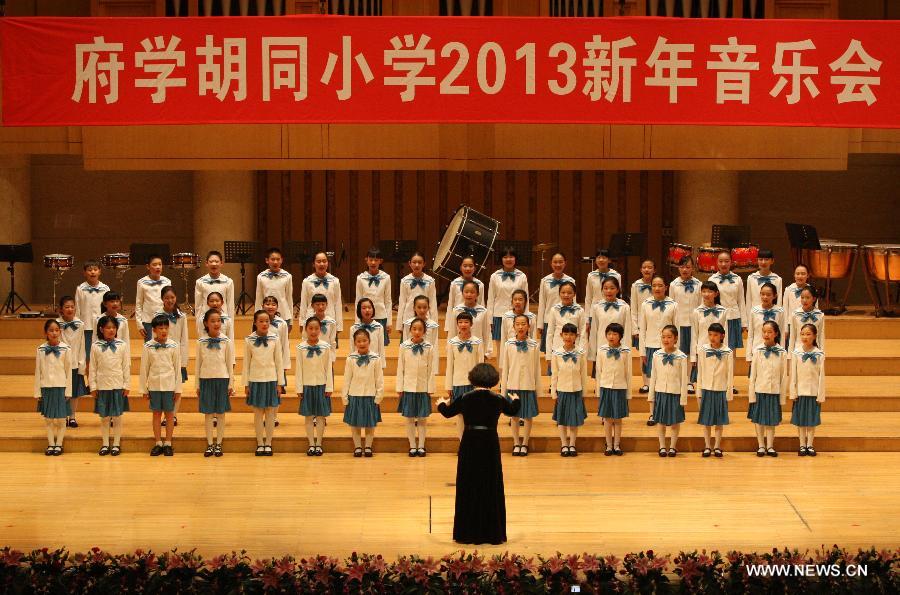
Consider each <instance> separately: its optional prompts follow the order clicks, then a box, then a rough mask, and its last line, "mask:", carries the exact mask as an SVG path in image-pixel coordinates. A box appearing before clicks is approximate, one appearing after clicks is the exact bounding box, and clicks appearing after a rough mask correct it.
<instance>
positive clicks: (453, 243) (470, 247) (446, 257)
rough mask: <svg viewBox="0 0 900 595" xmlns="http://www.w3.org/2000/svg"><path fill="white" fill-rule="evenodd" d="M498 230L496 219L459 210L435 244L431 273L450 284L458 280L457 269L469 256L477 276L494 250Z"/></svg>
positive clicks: (473, 210)
mask: <svg viewBox="0 0 900 595" xmlns="http://www.w3.org/2000/svg"><path fill="white" fill-rule="evenodd" d="M499 230H500V222H499V221H497V220H496V219H492V218H490V217H488V216H487V215H485V214H483V213H479V212H478V211H476V210H475V209H473V208H472V207H467V206H465V205H463V206H461V207H459V209H457V210H456V213H455V214H454V215H453V218H452V219H451V220H450V224H449V225H447V228H446V229H445V231H444V237H443V238H442V239H441V243H440V244H438V248H437V252H435V254H434V267H433V268H432V271H433V272H434V274H435V275H437V276H439V277H441V278H443V279H446V280H448V281H452V280H453V279H455V278H456V277H458V276H459V265H460V264H462V261H463V259H464V258H465V257H467V256H471V257H472V258H474V259H475V275H476V276H477V275H479V274H480V273H481V271H482V270H483V269H484V265H485V263H486V262H487V261H488V258H489V257H490V256H491V253H492V252H493V250H494V242H495V241H496V240H497V236H498V235H499Z"/></svg>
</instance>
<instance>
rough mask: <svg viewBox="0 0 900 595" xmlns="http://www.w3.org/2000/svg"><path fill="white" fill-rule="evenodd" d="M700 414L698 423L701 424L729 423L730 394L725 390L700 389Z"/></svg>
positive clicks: (718, 424) (722, 424)
mask: <svg viewBox="0 0 900 595" xmlns="http://www.w3.org/2000/svg"><path fill="white" fill-rule="evenodd" d="M700 396H701V399H700V416H699V417H698V418H697V423H698V424H700V425H701V426H727V425H728V396H727V395H726V394H725V391H724V390H702V391H700Z"/></svg>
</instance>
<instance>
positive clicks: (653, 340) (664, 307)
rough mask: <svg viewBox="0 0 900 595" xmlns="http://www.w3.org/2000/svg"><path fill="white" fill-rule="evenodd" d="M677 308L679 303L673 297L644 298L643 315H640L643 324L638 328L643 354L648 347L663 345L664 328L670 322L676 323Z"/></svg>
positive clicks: (639, 342) (639, 344) (639, 343)
mask: <svg viewBox="0 0 900 595" xmlns="http://www.w3.org/2000/svg"><path fill="white" fill-rule="evenodd" d="M677 310H678V304H676V303H675V300H673V299H672V298H668V297H667V298H663V299H661V300H656V299H653V298H650V299H649V300H644V303H643V304H641V315H640V317H638V320H639V321H640V325H641V326H640V328H639V329H638V335H639V339H638V346H639V347H640V350H641V355H644V353H645V350H646V349H647V348H648V347H656V348H660V347H662V330H663V329H664V328H665V327H666V326H668V325H670V324H675V313H676V311H677Z"/></svg>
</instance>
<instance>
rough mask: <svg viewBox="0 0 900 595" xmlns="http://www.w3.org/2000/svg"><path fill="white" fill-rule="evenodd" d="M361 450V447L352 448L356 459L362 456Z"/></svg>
mask: <svg viewBox="0 0 900 595" xmlns="http://www.w3.org/2000/svg"><path fill="white" fill-rule="evenodd" d="M362 452H363V451H362V449H361V448H354V449H353V457H354V458H357V459H358V458H360V457H361V456H362Z"/></svg>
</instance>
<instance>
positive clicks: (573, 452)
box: [569, 446, 578, 457]
mask: <svg viewBox="0 0 900 595" xmlns="http://www.w3.org/2000/svg"><path fill="white" fill-rule="evenodd" d="M569 456H570V457H577V456H578V450H577V449H576V448H575V447H574V446H570V447H569Z"/></svg>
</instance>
